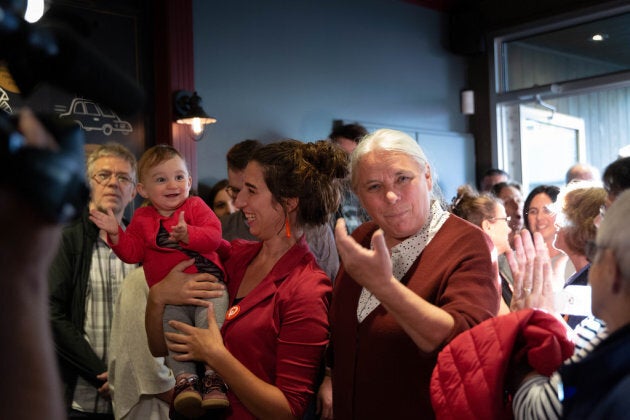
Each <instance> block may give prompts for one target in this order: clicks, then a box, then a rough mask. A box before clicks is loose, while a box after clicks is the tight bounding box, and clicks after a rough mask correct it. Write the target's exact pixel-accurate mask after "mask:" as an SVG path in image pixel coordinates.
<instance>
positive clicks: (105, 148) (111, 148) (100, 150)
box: [86, 142, 138, 183]
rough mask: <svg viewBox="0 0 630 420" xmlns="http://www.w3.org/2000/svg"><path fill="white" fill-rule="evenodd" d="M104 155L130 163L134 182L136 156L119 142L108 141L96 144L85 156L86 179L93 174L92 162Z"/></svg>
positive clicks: (135, 177)
mask: <svg viewBox="0 0 630 420" xmlns="http://www.w3.org/2000/svg"><path fill="white" fill-rule="evenodd" d="M105 157H114V158H120V159H123V160H126V161H127V162H129V165H131V174H130V175H131V178H132V179H133V181H134V183H135V182H136V179H137V176H136V172H137V166H138V162H137V161H136V157H135V156H134V155H133V153H131V151H130V150H129V149H127V148H126V147H125V146H123V145H122V144H120V143H115V142H110V143H106V144H103V145H101V146H98V147H97V148H96V149H94V151H93V152H92V153H90V155H89V156H88V158H87V163H86V168H87V176H88V179H89V178H91V177H92V175H94V163H95V162H96V161H97V160H99V159H101V158H105Z"/></svg>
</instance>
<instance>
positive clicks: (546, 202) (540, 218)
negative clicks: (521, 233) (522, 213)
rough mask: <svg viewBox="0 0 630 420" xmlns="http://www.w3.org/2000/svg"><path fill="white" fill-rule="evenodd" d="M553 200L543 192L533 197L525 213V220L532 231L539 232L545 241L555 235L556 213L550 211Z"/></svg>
mask: <svg viewBox="0 0 630 420" xmlns="http://www.w3.org/2000/svg"><path fill="white" fill-rule="evenodd" d="M552 204H553V201H551V198H550V197H549V196H548V195H547V194H545V193H540V194H538V195H536V196H535V197H534V199H533V200H532V202H531V204H530V206H529V212H528V213H527V222H528V223H529V227H530V230H531V231H532V233H534V232H540V234H541V235H542V237H543V238H544V239H545V241H551V240H553V238H554V236H555V235H556V215H555V213H554V212H553V211H552V209H551V206H552Z"/></svg>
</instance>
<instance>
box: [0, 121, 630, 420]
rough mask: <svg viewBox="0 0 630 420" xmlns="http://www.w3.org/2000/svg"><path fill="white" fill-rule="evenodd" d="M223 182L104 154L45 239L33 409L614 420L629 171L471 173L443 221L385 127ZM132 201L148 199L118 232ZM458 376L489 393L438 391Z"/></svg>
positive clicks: (271, 147)
mask: <svg viewBox="0 0 630 420" xmlns="http://www.w3.org/2000/svg"><path fill="white" fill-rule="evenodd" d="M25 118H28V116H26V117H25ZM34 123H36V122H34ZM227 163H228V165H227V166H228V173H227V178H226V179H225V180H222V181H220V182H218V183H217V184H216V185H215V186H214V187H213V188H212V189H211V190H210V191H209V193H208V194H200V196H201V198H200V197H197V196H195V195H194V194H191V187H192V179H191V177H190V175H189V172H188V168H187V165H186V162H185V161H184V159H183V158H182V157H181V155H180V154H179V153H178V152H177V150H176V149H174V148H173V147H170V146H164V145H161V146H155V147H153V148H150V149H148V150H147V151H146V152H144V154H143V155H142V157H141V158H140V160H139V162H136V158H135V156H134V155H133V154H132V153H131V152H129V150H127V149H126V148H125V147H124V146H122V145H120V144H117V143H108V144H105V145H101V146H99V147H96V148H95V149H93V150H92V151H91V152H90V154H89V156H88V157H87V160H86V169H87V182H88V183H89V185H90V189H91V195H90V200H89V204H88V205H87V206H86V208H85V210H84V212H83V213H82V214H81V215H79V217H77V218H76V220H75V221H73V222H71V223H69V224H67V225H66V226H64V228H63V231H62V232H59V228H56V229H53V230H51V231H50V232H46V237H45V238H42V240H47V241H54V242H58V243H59V247H58V250H57V251H56V256H55V255H53V253H51V252H48V253H42V254H43V255H48V257H47V258H45V259H43V260H42V261H41V262H39V260H38V264H33V265H32V267H31V270H33V275H32V278H33V279H34V280H36V281H39V282H40V283H42V284H43V283H45V280H44V278H45V277H47V279H48V296H41V295H37V296H36V297H37V299H39V300H42V299H43V298H46V297H47V298H48V302H49V305H48V307H49V314H48V316H49V319H50V320H51V323H52V324H51V325H52V337H50V338H49V340H47V341H46V338H47V337H48V335H49V333H48V334H46V333H42V337H43V339H44V343H47V342H48V341H49V342H50V343H51V344H52V343H54V347H47V346H46V345H44V346H42V348H43V349H44V351H45V353H44V357H43V360H44V361H46V363H45V364H41V361H40V364H39V365H36V366H34V368H35V369H36V370H37V372H38V373H40V372H41V374H44V375H48V376H47V377H48V381H46V382H44V384H39V385H38V386H36V387H35V389H42V388H43V387H44V386H46V387H48V388H50V389H52V390H55V389H63V391H64V396H65V398H62V395H61V391H60V392H59V394H60V395H59V396H58V398H56V397H57V395H55V392H54V391H53V392H48V393H47V394H46V395H47V398H51V399H53V400H54V401H52V402H49V403H48V406H44V405H42V403H40V406H38V407H34V408H33V410H36V409H38V408H39V409H42V410H43V409H50V410H52V413H53V414H52V415H51V417H50V418H57V419H58V418H63V417H67V418H74V419H114V418H115V419H150V420H154V419H155V420H157V419H164V418H171V419H176V420H180V419H188V418H234V419H246V418H270V419H280V418H287V419H291V418H293V419H300V418H322V419H333V418H337V419H350V418H366V419H369V418H389V417H392V418H394V417H396V418H412V417H420V418H434V417H436V416H438V417H442V416H444V417H449V418H459V416H461V415H465V414H466V413H470V412H475V410H480V411H479V412H482V411H483V410H484V409H483V408H482V406H485V407H486V408H489V409H490V410H492V411H491V412H492V413H493V416H496V417H497V418H502V416H504V415H505V416H507V417H509V416H514V417H515V418H522V419H538V418H617V417H619V416H622V415H623V414H625V413H626V412H628V410H629V409H630V406H629V405H630V402H629V401H630V400H628V399H627V398H626V397H625V395H626V393H627V391H629V390H630V363H628V362H629V361H630V358H629V357H628V356H627V355H626V353H627V352H626V351H625V349H627V345H628V343H627V341H628V337H630V332H629V331H630V312H629V311H628V308H629V307H630V305H629V304H630V266H629V265H628V261H630V242H629V241H628V239H627V238H629V237H630V231H629V230H628V229H629V228H628V225H627V224H626V223H625V220H624V219H625V217H626V215H627V214H628V212H629V211H630V192H625V191H626V190H627V189H630V158H620V159H618V160H616V161H615V162H612V163H611V164H610V165H609V166H607V167H606V168H605V170H604V171H603V175H602V176H601V179H600V178H599V173H596V174H595V175H593V169H594V168H592V167H589V166H587V165H576V167H575V168H570V169H569V170H568V171H567V180H568V181H567V185H565V186H562V187H558V186H554V185H540V186H536V187H535V188H533V189H532V190H531V191H529V192H526V191H523V190H522V187H521V186H520V184H519V183H517V182H515V181H514V180H512V179H510V177H509V174H508V173H506V172H505V171H502V170H498V169H493V170H489V171H488V172H487V173H486V174H484V175H485V176H484V177H483V178H482V179H481V180H480V183H479V189H476V188H475V187H474V186H472V185H462V186H461V187H460V188H459V189H458V192H457V195H456V197H455V198H453V200H452V201H451V203H450V205H447V204H446V201H445V200H444V197H441V196H440V193H439V188H437V175H436V171H435V168H434V167H433V164H432V162H430V161H429V160H428V159H427V157H426V155H425V153H424V151H423V150H422V147H421V145H420V144H418V142H417V141H415V140H414V139H413V138H411V137H409V136H408V135H407V134H405V133H403V132H400V131H396V130H389V129H380V130H376V131H374V132H371V133H368V132H367V130H365V129H364V128H362V127H361V126H360V125H358V124H350V125H348V126H337V127H335V129H334V130H333V132H332V133H331V134H330V136H329V139H327V140H321V141H316V142H300V141H297V140H289V139H285V140H279V141H275V142H271V143H268V144H263V143H261V142H259V141H257V140H245V141H242V142H240V143H237V144H236V145H234V146H233V147H232V148H231V149H230V151H229V152H228V154H227ZM589 170H590V172H589ZM589 177H590V178H589ZM585 179H590V180H589V181H585ZM600 180H601V183H598V181H600ZM5 193H6V192H5V191H2V194H3V195H4V194H5ZM137 193H138V194H140V195H141V196H142V197H143V198H145V201H146V202H145V204H144V205H143V206H142V207H140V208H138V209H137V210H136V211H135V213H134V214H133V216H132V217H131V220H130V221H127V220H125V219H124V217H123V215H124V213H125V209H126V208H127V206H128V205H129V204H130V203H131V202H132V200H133V199H134V197H135V195H136V194H137ZM523 197H526V198H525V199H523ZM13 198H14V197H12V196H10V195H8V196H7V199H13ZM5 210H6V212H7V214H6V215H7V216H8V217H9V218H10V216H11V213H10V212H11V211H12V210H13V211H14V212H15V211H16V210H17V208H16V207H6V208H5ZM37 227H38V225H37V224H34V225H33V226H32V227H29V228H37ZM333 232H334V233H333ZM34 249H39V248H34ZM16 255H17V254H16ZM19 257H20V260H23V259H24V258H27V259H28V255H25V256H22V255H20V256H19ZM139 263H140V264H141V268H140V266H139V265H138V264H139ZM25 267H27V268H28V264H25ZM46 272H47V276H46V274H45V273H46ZM44 290H46V289H45V288H44ZM18 296H20V294H18ZM18 302H19V300H18ZM44 305H45V303H44ZM39 309H41V308H39ZM543 312H544V313H543ZM38 319H39V321H40V324H41V319H42V317H40V318H38ZM33 322H35V321H33ZM530 327H533V329H532V328H530ZM33 328H36V329H37V331H40V330H45V329H46V328H45V327H43V326H42V325H39V324H34V325H33ZM532 330H534V331H535V333H532ZM489 331H493V334H496V336H497V337H498V338H497V339H496V340H495V339H492V340H488V334H489ZM532 334H534V337H533V338H532ZM541 336H545V337H555V341H553V340H552V342H555V343H558V344H557V345H556V346H555V347H554V346H553V345H550V344H549V343H550V341H549V340H538V338H540V337H541ZM492 337H494V336H492ZM22 340H24V345H25V346H28V345H32V344H33V343H32V341H29V340H32V339H29V338H28V337H26V336H25V337H24V338H23V339H22ZM470 340H473V341H474V340H478V341H477V342H478V343H479V342H481V341H479V340H484V341H483V342H484V343H486V342H487V343H489V344H488V347H487V351H485V352H483V351H482V350H480V349H479V347H474V346H473V347H471V344H470ZM527 340H533V341H532V342H531V343H533V344H531V345H529V343H530V342H528V345H527V346H526V347H525V348H522V347H519V345H520V346H522V343H523V342H527ZM496 343H501V346H497V345H496ZM541 343H542V344H541ZM574 347H575V351H573V348H574ZM53 348H54V352H53ZM471 348H473V349H475V348H476V350H475V351H473V352H472V354H471V351H470V349H471ZM506 349H508V350H506ZM495 351H496V352H497V353H496V354H495ZM524 352H528V353H527V357H524V354H525V353H524ZM499 353H500V354H499ZM53 354H56V356H57V362H56V363H55V362H54V361H53V360H52V356H53ZM571 354H573V355H572V357H569V356H571ZM24 357H28V353H27V354H26V355H25V356H24ZM471 357H472V358H473V359H474V360H472V361H473V362H474V363H475V366H479V368H478V372H485V373H484V375H485V376H484V377H485V378H486V379H487V378H491V379H492V381H493V382H492V384H491V385H488V386H486V385H484V384H480V383H477V380H476V379H474V380H473V379H469V377H468V376H466V377H464V376H462V377H459V376H458V377H457V378H455V379H453V375H456V376H457V375H459V373H457V369H453V366H455V365H457V364H462V366H463V364H464V363H469V362H470V361H471ZM51 366H55V367H58V369H51ZM488 372H490V373H491V375H488ZM474 373H475V374H477V369H475V372H474ZM56 378H60V379H61V382H62V383H63V388H61V387H60V386H58V383H57V382H56V380H57V379H56ZM445 378H449V379H448V380H446V379H445ZM470 378H473V376H470ZM475 378H479V376H475ZM557 389H559V390H562V391H563V393H561V394H558V392H556V390H557ZM461 390H464V391H465V392H468V393H472V396H473V398H469V399H466V398H461V396H460V397H457V395H461V394H458V393H459V392H460V391H461ZM464 391H462V392H464ZM559 395H560V396H559ZM55 401H58V402H56V403H55ZM18 402H19V400H17V402H13V404H14V405H17V404H18ZM61 404H64V407H65V410H66V413H65V414H62V413H61V412H62V407H61ZM483 412H484V413H485V412H486V411H483ZM507 417H506V418H507Z"/></svg>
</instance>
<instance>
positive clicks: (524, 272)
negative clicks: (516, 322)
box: [506, 230, 555, 313]
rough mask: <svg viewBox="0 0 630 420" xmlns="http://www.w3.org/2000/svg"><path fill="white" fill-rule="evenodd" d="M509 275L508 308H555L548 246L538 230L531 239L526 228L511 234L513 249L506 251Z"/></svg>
mask: <svg viewBox="0 0 630 420" xmlns="http://www.w3.org/2000/svg"><path fill="white" fill-rule="evenodd" d="M506 257H507V260H508V263H509V264H510V269H511V270H512V276H513V278H514V293H513V295H512V301H511V302H510V309H511V310H512V311H517V310H519V309H525V308H534V309H542V310H546V311H548V312H551V313H554V312H555V305H554V294H553V280H554V277H553V270H552V267H551V259H550V258H549V250H548V248H547V245H546V244H545V241H544V239H543V238H542V236H541V234H540V233H538V232H536V233H534V239H533V241H532V236H531V234H530V233H529V232H528V231H527V230H522V231H521V233H520V235H515V236H514V251H508V253H507V254H506Z"/></svg>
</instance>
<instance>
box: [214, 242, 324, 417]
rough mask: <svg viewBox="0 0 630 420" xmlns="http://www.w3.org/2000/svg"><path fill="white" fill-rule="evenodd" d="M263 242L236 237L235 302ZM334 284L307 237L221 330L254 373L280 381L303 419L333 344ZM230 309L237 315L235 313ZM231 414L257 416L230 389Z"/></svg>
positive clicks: (229, 268)
mask: <svg viewBox="0 0 630 420" xmlns="http://www.w3.org/2000/svg"><path fill="white" fill-rule="evenodd" d="M261 247H262V243H261V242H249V241H243V240H238V239H237V240H234V241H232V248H231V250H230V256H229V257H228V258H227V259H226V260H225V270H226V272H227V273H228V277H229V278H230V282H229V283H228V294H229V296H230V305H234V298H235V297H236V293H237V292H238V288H239V286H240V284H241V282H242V280H243V276H244V275H245V270H246V269H247V266H248V265H249V263H250V262H251V260H252V259H253V258H254V257H255V256H256V254H258V252H259V251H260V248H261ZM331 291H332V285H331V282H330V279H329V278H328V276H327V275H326V273H324V272H323V271H322V270H321V269H320V268H319V266H318V265H317V263H316V262H315V257H313V254H311V252H310V250H309V248H308V245H307V244H306V241H305V240H304V237H302V238H301V239H300V241H299V242H298V243H296V244H295V245H294V246H293V247H291V248H290V249H289V250H288V251H287V252H286V253H285V254H284V256H282V258H281V259H280V260H279V261H278V262H277V263H276V265H274V267H273V269H272V270H271V272H270V273H269V274H267V276H266V277H265V278H264V279H263V280H262V281H261V282H260V284H258V286H256V287H255V288H254V290H252V291H251V292H249V293H248V294H247V296H245V297H244V298H243V300H241V301H240V302H239V303H238V305H235V306H232V309H234V308H236V307H238V310H234V311H232V312H230V311H228V316H226V319H225V322H224V323H223V327H222V329H221V333H222V335H223V341H224V343H225V346H226V348H227V349H228V350H229V351H230V353H232V355H233V356H234V357H236V358H237V359H238V360H239V361H240V362H241V363H242V364H243V365H245V367H247V368H248V369H249V370H250V371H251V372H252V373H253V374H254V375H256V376H257V377H259V378H260V379H262V380H263V381H265V382H268V383H270V384H273V385H275V386H277V387H278V388H279V389H280V391H282V393H283V394H284V396H285V397H286V398H287V400H288V401H289V405H290V406H291V410H292V412H293V414H294V415H295V416H296V417H298V418H301V417H302V415H303V413H304V410H305V409H306V406H307V405H308V403H309V400H310V399H311V397H312V396H313V394H314V391H315V379H316V376H317V371H318V369H319V368H320V366H321V361H322V357H323V354H324V350H325V348H326V345H327V344H328V306H329V304H330V295H331ZM230 313H232V314H235V315H230ZM228 398H229V399H230V407H229V409H228V412H227V413H226V414H227V417H228V418H234V419H239V420H240V419H249V418H252V419H253V418H254V417H253V416H252V414H251V413H250V412H249V410H247V408H246V407H245V406H244V405H243V404H242V403H241V402H240V401H239V400H238V397H237V396H236V395H235V394H234V393H232V392H231V390H229V389H228Z"/></svg>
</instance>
